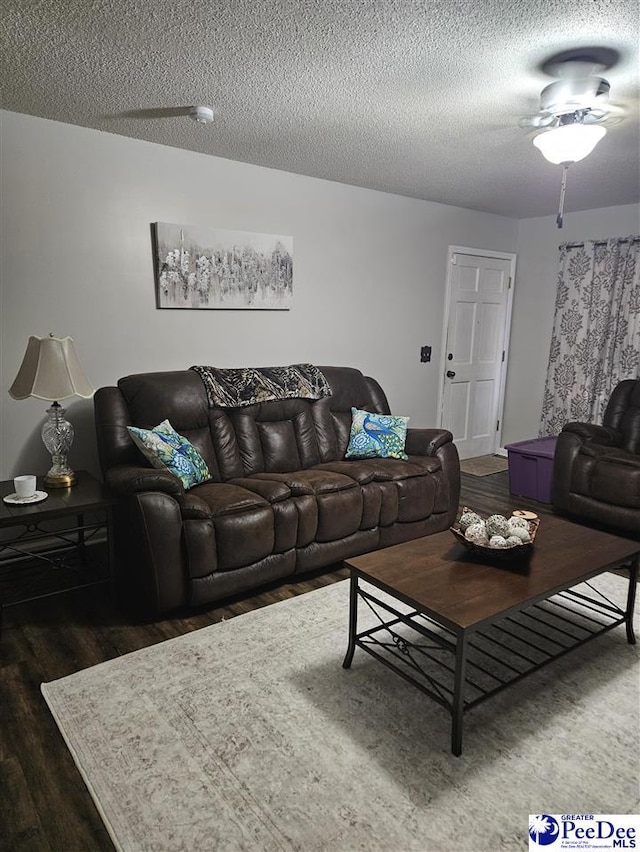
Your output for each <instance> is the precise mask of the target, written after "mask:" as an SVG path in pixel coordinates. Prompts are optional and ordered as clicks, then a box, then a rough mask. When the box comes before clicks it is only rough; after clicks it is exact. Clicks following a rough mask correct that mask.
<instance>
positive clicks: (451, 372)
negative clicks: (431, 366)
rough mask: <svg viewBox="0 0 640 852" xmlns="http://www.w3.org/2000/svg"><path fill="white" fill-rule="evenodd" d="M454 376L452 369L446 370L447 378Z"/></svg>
mask: <svg viewBox="0 0 640 852" xmlns="http://www.w3.org/2000/svg"><path fill="white" fill-rule="evenodd" d="M454 376H455V373H454V371H453V370H447V378H448V379H452V378H453V377H454Z"/></svg>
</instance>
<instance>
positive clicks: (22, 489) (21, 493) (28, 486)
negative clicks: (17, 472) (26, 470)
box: [13, 474, 36, 499]
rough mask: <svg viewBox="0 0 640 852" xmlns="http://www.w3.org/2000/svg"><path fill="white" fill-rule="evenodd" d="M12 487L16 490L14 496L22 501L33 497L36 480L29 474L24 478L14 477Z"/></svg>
mask: <svg viewBox="0 0 640 852" xmlns="http://www.w3.org/2000/svg"><path fill="white" fill-rule="evenodd" d="M13 487H14V488H15V489H16V495H17V496H18V497H20V498H22V499H24V498H25V497H33V495H34V494H35V493H36V478H35V476H32V475H31V474H27V475H26V476H16V477H15V479H14V480H13Z"/></svg>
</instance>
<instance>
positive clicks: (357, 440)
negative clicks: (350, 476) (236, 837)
mask: <svg viewBox="0 0 640 852" xmlns="http://www.w3.org/2000/svg"><path fill="white" fill-rule="evenodd" d="M408 422H409V418H408V417H399V416H397V415H394V414H376V413H375V412H373V411H364V410H362V409H359V408H352V409H351V430H350V432H349V445H348V446H347V451H346V453H345V458H348V459H370V458H383V459H389V458H391V459H406V458H407V454H406V453H405V451H404V445H405V441H406V439H407V423H408Z"/></svg>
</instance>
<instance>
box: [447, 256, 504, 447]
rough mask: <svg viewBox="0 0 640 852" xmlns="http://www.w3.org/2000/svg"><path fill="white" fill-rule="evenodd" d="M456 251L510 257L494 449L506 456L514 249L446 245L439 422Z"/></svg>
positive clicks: (500, 257)
mask: <svg viewBox="0 0 640 852" xmlns="http://www.w3.org/2000/svg"><path fill="white" fill-rule="evenodd" d="M454 254H468V255H472V256H474V257H494V258H498V259H500V260H508V261H509V280H510V283H509V291H508V293H507V309H506V312H505V319H504V338H503V350H504V361H503V362H502V366H501V368H500V384H499V391H498V421H499V423H500V426H499V427H498V429H497V430H496V435H495V444H494V448H493V453H495V454H498V455H504V456H506V454H507V452H506V450H505V449H504V447H503V446H502V427H503V426H504V394H505V388H506V383H507V368H508V364H509V340H510V337H511V314H512V311H513V292H514V290H515V282H516V258H517V255H516V254H515V253H514V252H504V251H492V250H490V249H475V248H470V247H469V246H449V247H448V249H447V285H446V288H445V301H444V323H443V327H442V329H443V333H442V346H441V351H440V382H439V384H438V426H439V427H440V428H442V417H443V413H444V380H445V372H446V369H447V367H446V359H447V335H448V333H449V302H450V299H451V289H452V282H451V268H452V266H453V256H454Z"/></svg>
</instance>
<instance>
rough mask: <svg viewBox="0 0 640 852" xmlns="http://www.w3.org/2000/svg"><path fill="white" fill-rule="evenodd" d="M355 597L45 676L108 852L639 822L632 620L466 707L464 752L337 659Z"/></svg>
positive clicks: (517, 840)
mask: <svg viewBox="0 0 640 852" xmlns="http://www.w3.org/2000/svg"><path fill="white" fill-rule="evenodd" d="M602 585H603V587H605V586H606V590H607V591H608V592H609V593H615V594H616V599H618V597H619V596H620V595H621V596H622V597H623V598H624V594H625V591H626V585H627V582H626V580H625V578H623V577H619V576H615V575H611V574H608V575H605V576H604V577H603V578H602ZM348 592H349V586H348V581H345V582H341V583H337V584H334V585H332V586H329V587H326V588H323V589H320V590H318V591H315V592H310V593H308V594H305V595H302V596H299V597H297V598H294V599H291V600H288V601H284V602H282V603H277V604H274V605H272V606H269V607H266V608H264V609H261V610H257V611H255V612H251V613H248V614H246V615H242V616H239V617H237V618H234V619H231V620H229V621H226V622H222V623H221V624H216V625H213V626H211V627H208V628H205V629H203V630H199V631H196V632H193V633H191V634H188V635H186V636H183V637H180V638H178V639H173V640H170V641H167V642H164V643H161V644H159V645H156V646H153V647H151V648H147V649H144V650H141V651H137V652H135V653H133V654H130V655H127V656H124V657H121V658H119V659H115V660H112V661H109V662H106V663H103V664H101V665H99V666H95V667H93V668H90V669H87V670H85V671H81V672H78V673H77V674H74V675H71V676H69V677H66V678H63V679H62V680H59V681H55V682H53V683H49V684H44V685H43V687H42V691H43V693H44V696H45V698H46V700H47V702H48V704H49V707H50V708H51V711H52V713H53V714H54V716H55V719H56V721H57V723H58V726H59V727H60V730H61V731H62V733H63V736H64V737H65V739H66V742H67V744H68V746H69V748H70V750H71V752H72V754H73V757H74V759H75V761H76V763H77V765H78V767H79V769H80V771H81V773H82V775H83V777H84V779H85V782H86V784H87V786H88V788H89V790H90V791H91V794H92V796H93V798H94V800H95V801H96V803H97V806H98V808H99V810H100V813H101V814H102V817H103V819H104V821H105V824H106V826H107V828H108V830H109V832H110V834H111V837H112V839H113V841H114V844H115V845H116V848H117V849H120V850H127V852H145V850H154V852H173V850H175V852H178V850H180V852H186V850H189V852H191V851H193V852H209V850H211V851H212V852H213V850H215V852H221V850H256V852H271V850H273V852H275V850H304V852H314V851H317V852H320V850H322V852H338V850H363V852H376V850H380V852H382V850H384V852H400V850H420V852H454V850H455V852H484V850H486V852H499V850H523V849H526V848H527V826H528V815H529V814H533V813H550V814H554V813H567V812H568V813H584V812H588V813H604V814H607V813H619V814H631V813H636V812H637V810H638V804H639V803H638V796H639V792H638V775H639V772H638V754H639V743H638V735H639V733H638V715H639V711H638V697H639V696H638V667H637V659H638V657H637V650H636V648H633V647H631V646H629V645H628V644H627V643H626V637H625V631H624V629H623V628H617V629H616V630H613V631H611V632H609V633H607V634H606V635H604V636H601V637H598V638H597V639H596V640H595V641H593V642H591V643H589V644H588V645H586V646H584V647H582V648H580V649H578V650H576V651H574V652H572V653H570V654H568V655H566V656H565V657H563V658H562V659H560V660H557V661H556V662H554V663H552V664H551V665H550V666H548V667H546V668H545V669H542V670H540V671H538V672H537V673H536V674H534V675H532V676H531V677H529V678H527V679H525V680H523V681H521V682H520V683H518V684H516V685H514V686H512V687H511V688H509V689H507V690H505V691H503V692H502V693H500V694H499V695H497V696H495V697H494V698H492V699H490V700H489V701H487V702H485V703H483V704H481V705H479V706H478V707H476V708H475V709H474V710H472V711H471V712H470V713H469V714H468V715H467V716H466V720H465V737H464V751H463V753H462V756H461V757H458V758H456V757H454V756H453V755H452V754H451V753H450V751H449V738H450V724H449V723H450V719H449V715H448V713H447V712H446V711H445V710H444V709H443V708H442V707H440V706H439V705H437V704H436V703H434V702H433V701H431V700H430V699H429V698H428V697H426V696H424V695H423V694H422V693H421V692H419V691H418V690H417V689H415V687H412V686H411V685H410V684H408V683H406V682H405V681H404V680H403V679H402V678H400V677H399V676H398V675H396V674H395V673H393V672H391V671H390V670H388V669H387V668H386V667H385V666H383V665H381V664H380V663H379V662H377V661H376V660H374V659H372V658H371V657H370V656H369V655H368V654H366V653H365V652H364V651H362V650H360V649H357V650H356V653H355V658H354V661H353V666H352V668H351V669H350V670H348V671H346V670H344V669H343V668H342V667H341V663H342V659H343V654H344V652H345V646H346V639H347V617H348Z"/></svg>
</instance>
